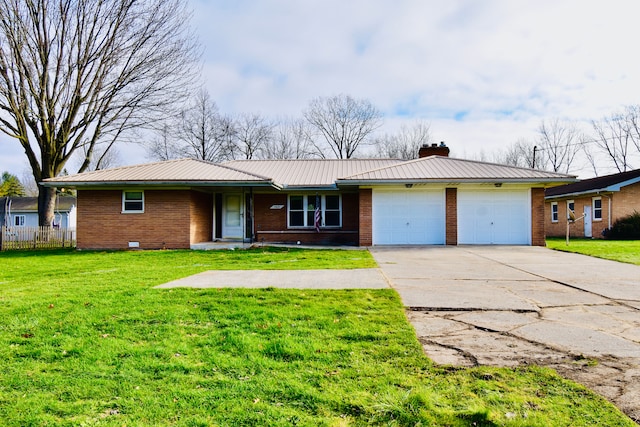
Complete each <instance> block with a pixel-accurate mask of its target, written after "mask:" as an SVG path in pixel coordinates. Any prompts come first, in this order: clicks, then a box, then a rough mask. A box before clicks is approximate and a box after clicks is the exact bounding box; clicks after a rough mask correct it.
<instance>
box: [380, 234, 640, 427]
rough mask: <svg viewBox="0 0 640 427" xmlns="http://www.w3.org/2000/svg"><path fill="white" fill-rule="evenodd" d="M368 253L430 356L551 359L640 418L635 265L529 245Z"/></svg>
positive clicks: (446, 359)
mask: <svg viewBox="0 0 640 427" xmlns="http://www.w3.org/2000/svg"><path fill="white" fill-rule="evenodd" d="M371 253H372V254H373V256H374V258H375V259H376V261H377V262H378V264H379V265H380V268H381V269H382V271H383V273H384V274H385V276H386V277H387V279H388V280H389V282H390V283H391V285H392V287H393V288H395V289H396V290H397V292H398V293H399V294H400V297H401V298H402V301H403V302H404V304H405V306H406V307H408V308H409V310H408V313H407V316H408V318H409V320H410V321H411V323H412V324H413V326H414V328H415V329H416V333H417V335H418V338H419V340H420V342H421V343H422V345H423V347H424V349H425V352H426V353H427V354H428V355H429V357H431V358H432V359H433V360H434V361H435V362H436V363H443V364H453V365H462V366H474V365H496V366H517V365H522V364H537V365H545V366H550V367H552V368H555V369H556V370H558V371H559V372H560V373H561V374H562V375H565V376H567V377H569V378H572V379H574V380H576V381H578V382H582V383H583V384H585V385H586V386H588V387H589V388H591V389H593V390H595V391H596V392H599V393H600V394H602V395H603V396H605V397H606V398H608V399H609V400H611V401H612V402H613V403H615V404H616V405H617V406H618V407H619V408H621V409H622V410H623V411H625V413H627V415H629V416H630V417H631V418H632V419H634V420H635V421H636V422H638V421H640V266H634V265H629V264H622V263H617V262H613V261H607V260H601V259H597V258H592V257H587V256H583V255H577V254H569V253H563V252H557V251H552V250H549V249H546V248H540V247H526V246H508V247H507V246H457V247H449V246H447V247H374V248H372V249H371Z"/></svg>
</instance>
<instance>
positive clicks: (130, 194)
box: [124, 191, 142, 200]
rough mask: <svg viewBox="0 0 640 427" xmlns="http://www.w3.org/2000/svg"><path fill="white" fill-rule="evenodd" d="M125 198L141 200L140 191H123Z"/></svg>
mask: <svg viewBox="0 0 640 427" xmlns="http://www.w3.org/2000/svg"><path fill="white" fill-rule="evenodd" d="M124 199H125V200H142V191H127V192H125V193H124Z"/></svg>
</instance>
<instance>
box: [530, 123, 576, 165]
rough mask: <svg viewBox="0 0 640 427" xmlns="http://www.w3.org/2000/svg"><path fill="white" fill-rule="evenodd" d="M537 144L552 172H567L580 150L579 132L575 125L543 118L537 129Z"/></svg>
mask: <svg viewBox="0 0 640 427" xmlns="http://www.w3.org/2000/svg"><path fill="white" fill-rule="evenodd" d="M538 134H539V139H538V144H537V146H538V147H539V149H540V150H539V151H540V152H541V154H542V156H543V158H544V159H545V160H546V161H547V162H548V163H547V164H548V166H549V167H550V168H551V169H552V170H553V171H554V172H563V173H568V172H569V171H570V170H571V166H572V165H573V163H574V161H575V160H576V156H577V155H578V153H579V152H580V143H579V140H578V139H579V132H578V130H577V129H576V127H575V125H573V124H572V123H568V122H561V121H560V120H559V119H553V120H550V121H548V122H545V121H544V120H543V121H542V123H541V124H540V127H539V129H538Z"/></svg>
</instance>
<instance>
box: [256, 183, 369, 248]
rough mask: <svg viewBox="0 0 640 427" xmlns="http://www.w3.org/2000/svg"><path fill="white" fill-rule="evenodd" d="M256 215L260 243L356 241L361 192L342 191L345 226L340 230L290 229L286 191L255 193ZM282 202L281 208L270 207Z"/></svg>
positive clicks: (342, 243)
mask: <svg viewBox="0 0 640 427" xmlns="http://www.w3.org/2000/svg"><path fill="white" fill-rule="evenodd" d="M253 200H254V204H253V206H254V207H253V216H254V222H255V234H256V240H257V241H258V242H259V243H262V242H265V243H267V242H270V243H297V242H300V244H303V245H357V244H358V194H357V193H343V194H342V227H341V229H339V230H331V229H322V230H321V231H320V232H316V231H315V230H314V229H304V230H299V229H287V194H282V193H273V194H254V199H253ZM273 205H283V207H282V209H271V206H273Z"/></svg>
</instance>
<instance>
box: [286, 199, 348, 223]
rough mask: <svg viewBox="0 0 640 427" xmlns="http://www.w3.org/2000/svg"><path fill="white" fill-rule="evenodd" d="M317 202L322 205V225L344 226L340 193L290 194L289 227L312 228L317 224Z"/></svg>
mask: <svg viewBox="0 0 640 427" xmlns="http://www.w3.org/2000/svg"><path fill="white" fill-rule="evenodd" d="M316 203H319V205H320V206H319V207H320V226H321V227H341V226H342V198H341V197H340V195H339V194H323V195H317V196H316V195H312V194H308V195H298V194H295V195H293V194H291V195H289V205H288V207H287V222H288V224H287V225H288V227H289V228H311V227H314V225H315V220H314V217H315V211H316Z"/></svg>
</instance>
